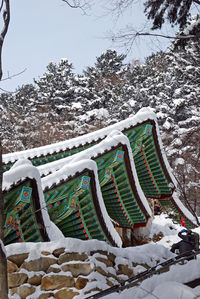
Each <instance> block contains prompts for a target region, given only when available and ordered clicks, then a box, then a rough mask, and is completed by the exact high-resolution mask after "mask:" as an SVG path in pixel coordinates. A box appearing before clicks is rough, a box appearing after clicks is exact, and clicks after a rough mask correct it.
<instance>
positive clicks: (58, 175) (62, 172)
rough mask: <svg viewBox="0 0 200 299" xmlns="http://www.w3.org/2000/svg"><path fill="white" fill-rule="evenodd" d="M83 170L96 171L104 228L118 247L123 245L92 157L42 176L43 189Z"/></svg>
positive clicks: (96, 184) (96, 186)
mask: <svg viewBox="0 0 200 299" xmlns="http://www.w3.org/2000/svg"><path fill="white" fill-rule="evenodd" d="M83 170H91V171H93V173H94V177H95V182H94V183H95V188H96V192H97V200H98V206H99V208H100V212H101V217H102V219H103V222H104V226H105V227H104V230H105V229H106V230H107V231H108V233H109V235H110V238H112V239H113V240H114V243H115V244H116V245H117V246H118V247H121V246H122V240H121V238H120V236H119V235H118V233H117V231H116V230H115V228H114V226H113V224H112V222H111V220H110V217H109V215H108V213H107V210H106V207H105V204H104V200H103V197H102V193H101V188H100V185H99V180H98V172H97V165H96V163H95V162H94V161H92V160H90V159H82V160H80V161H77V162H74V163H71V164H65V165H64V166H63V167H62V168H61V169H59V170H57V171H55V172H53V173H52V174H50V175H48V176H46V177H44V178H42V188H43V190H45V189H47V188H51V187H52V186H53V185H55V184H59V183H60V181H61V180H62V181H65V180H67V179H68V178H69V177H73V176H74V175H78V174H79V173H81V172H83Z"/></svg>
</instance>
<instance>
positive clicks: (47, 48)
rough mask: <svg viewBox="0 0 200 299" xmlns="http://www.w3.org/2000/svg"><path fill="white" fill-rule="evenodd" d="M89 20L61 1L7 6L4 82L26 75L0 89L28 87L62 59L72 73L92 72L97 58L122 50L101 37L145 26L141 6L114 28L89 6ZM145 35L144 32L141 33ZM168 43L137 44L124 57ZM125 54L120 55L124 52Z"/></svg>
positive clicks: (131, 57) (145, 53)
mask: <svg viewBox="0 0 200 299" xmlns="http://www.w3.org/2000/svg"><path fill="white" fill-rule="evenodd" d="M95 2H96V3H98V4H94V8H93V10H92V11H91V12H89V14H90V15H85V16H84V15H83V14H82V12H81V11H80V10H77V9H71V8H69V7H68V6H67V5H66V4H64V2H62V1H61V0H15V1H11V22H10V26H9V31H8V34H7V36H6V40H5V44H4V47H3V71H4V78H6V77H8V73H9V74H10V75H13V74H16V73H19V72H21V71H22V70H24V69H25V68H26V69H27V70H26V71H25V72H24V73H23V74H21V75H20V76H17V77H15V78H13V79H12V80H6V81H2V82H1V84H0V87H1V88H3V89H5V90H7V91H14V90H15V89H16V88H17V87H18V86H21V85H22V84H27V83H33V78H38V76H41V75H42V74H43V73H44V72H45V70H46V66H47V65H48V63H49V62H50V61H55V62H58V61H60V59H61V58H67V59H68V60H69V61H70V62H71V63H72V64H73V66H74V71H75V72H76V73H81V71H82V70H83V69H84V68H86V67H87V66H92V65H93V64H94V62H95V61H96V57H98V56H100V55H101V53H102V52H103V51H106V49H108V48H112V49H114V48H115V49H116V50H117V52H118V53H120V52H122V49H120V48H119V47H117V46H116V45H112V43H111V41H110V40H108V39H105V35H106V33H108V32H109V31H111V30H112V31H113V30H115V29H116V28H121V27H124V26H125V25H127V24H132V25H134V26H135V27H136V29H141V27H142V26H143V25H144V24H145V23H146V18H145V16H144V13H143V4H142V3H143V1H136V4H135V5H134V7H133V9H132V10H131V11H130V10H129V11H127V12H126V14H125V15H124V16H123V17H122V18H121V19H120V20H118V21H117V22H116V21H115V20H114V18H112V17H111V15H109V16H105V17H101V18H100V17H99V16H100V15H101V16H102V15H103V14H104V11H103V10H102V8H101V6H100V5H99V3H102V2H104V4H105V3H106V1H105V0H104V1H102V0H100V1H94V3H95ZM145 30H146V29H145ZM168 44H169V41H168V40H166V39H160V42H159V41H158V40H156V39H150V38H148V37H145V38H142V39H140V40H138V41H137V42H136V43H135V44H134V45H133V48H132V51H131V53H129V56H128V60H129V61H131V60H134V59H140V60H143V59H144V57H145V56H148V55H150V54H151V53H152V52H153V51H154V52H155V51H156V50H159V49H163V50H165V49H166V48H167V45H168ZM123 51H124V50H123Z"/></svg>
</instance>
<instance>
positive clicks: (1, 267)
mask: <svg viewBox="0 0 200 299" xmlns="http://www.w3.org/2000/svg"><path fill="white" fill-rule="evenodd" d="M0 13H1V14H2V19H3V25H2V31H1V33H0V80H1V79H2V75H3V71H2V48H3V43H4V39H5V36H6V34H7V31H8V27H9V23H10V0H2V1H1V6H0ZM2 181H3V168H2V146H1V140H0V299H7V298H8V277H7V259H6V253H5V250H4V245H3V239H4V229H3V226H4V199H3V191H2Z"/></svg>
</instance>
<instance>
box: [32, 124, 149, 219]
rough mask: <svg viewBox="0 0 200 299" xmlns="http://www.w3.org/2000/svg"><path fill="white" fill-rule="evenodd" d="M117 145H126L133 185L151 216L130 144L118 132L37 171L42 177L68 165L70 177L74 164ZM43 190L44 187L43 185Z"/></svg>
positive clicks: (42, 166)
mask: <svg viewBox="0 0 200 299" xmlns="http://www.w3.org/2000/svg"><path fill="white" fill-rule="evenodd" d="M119 144H124V145H126V147H127V149H128V154H129V159H130V165H131V171H132V174H133V177H134V180H135V185H136V189H137V193H138V195H139V197H140V199H141V201H142V204H143V206H144V207H145V209H146V211H147V213H148V214H149V216H151V215H152V212H151V209H150V207H149V204H148V202H147V200H146V197H145V195H144V193H143V191H142V189H141V186H140V183H139V180H138V176H137V173H136V168H135V163H134V160H133V156H132V150H131V146H130V142H129V139H128V137H126V136H125V135H124V134H123V133H121V132H120V131H117V130H114V131H113V132H111V133H110V134H109V135H108V136H107V137H106V138H105V139H104V140H102V141H101V142H100V143H98V144H97V145H94V146H92V147H90V148H88V149H86V150H84V151H82V152H80V153H77V154H74V155H73V156H70V157H66V158H63V159H60V160H57V161H54V162H51V163H48V164H45V165H41V166H38V170H39V172H40V175H41V176H42V175H44V174H47V173H50V172H52V173H53V172H55V171H56V170H58V169H60V168H62V167H63V166H64V165H68V169H66V172H67V173H68V175H69V176H70V175H72V174H71V173H76V172H77V171H78V168H77V167H78V164H76V167H75V168H74V169H73V165H74V163H78V161H81V160H84V159H92V158H95V157H97V156H98V155H99V154H103V153H104V152H105V151H108V150H110V149H112V148H113V147H114V146H117V145H119ZM48 178H49V176H47V178H46V179H42V182H43V180H44V182H48ZM55 180H56V181H58V180H60V175H58V173H57V175H55ZM43 190H44V185H43Z"/></svg>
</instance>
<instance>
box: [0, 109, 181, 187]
mask: <svg viewBox="0 0 200 299" xmlns="http://www.w3.org/2000/svg"><path fill="white" fill-rule="evenodd" d="M148 120H153V121H154V122H155V124H156V132H157V136H158V143H159V146H160V149H161V154H162V157H163V161H164V163H165V165H166V168H167V171H168V173H169V176H170V178H171V180H172V182H173V184H174V185H175V186H176V185H177V184H176V180H175V178H174V176H173V174H172V172H171V168H170V165H169V163H168V161H167V158H166V155H165V152H164V149H163V145H162V141H161V138H160V133H159V128H158V124H157V120H156V115H155V113H154V112H153V109H152V108H150V107H144V108H142V109H140V110H139V112H138V113H136V115H135V116H133V117H130V118H127V119H126V120H123V121H121V122H119V123H116V124H114V125H111V126H108V127H106V128H103V129H100V130H98V131H94V132H91V133H89V134H86V135H83V136H79V137H76V138H73V139H70V140H66V141H62V142H58V143H54V144H50V145H46V146H41V147H38V148H34V149H29V150H25V151H20V152H15V153H9V154H4V155H3V157H2V159H3V163H5V164H7V163H13V162H15V161H16V160H18V159H28V158H30V159H32V158H34V157H40V156H42V155H43V156H46V155H47V154H53V153H55V152H60V151H64V150H66V149H72V148H74V147H78V146H81V145H82V146H84V145H85V144H87V143H91V142H93V141H97V140H99V139H104V138H105V137H106V136H107V135H109V134H110V133H111V132H112V131H113V130H119V131H123V130H124V129H128V128H130V127H132V126H136V125H139V124H140V123H143V122H144V121H148Z"/></svg>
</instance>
